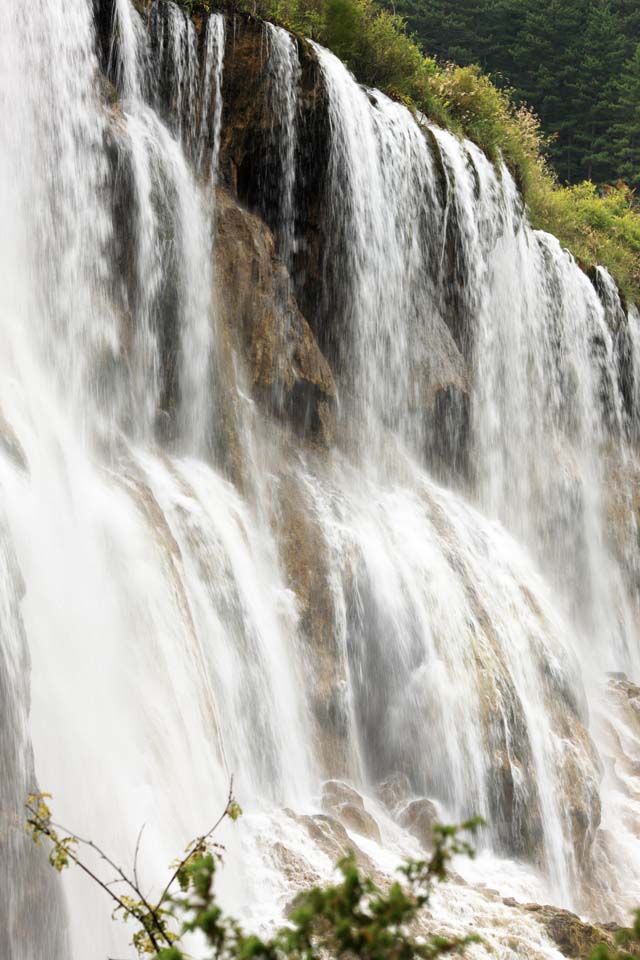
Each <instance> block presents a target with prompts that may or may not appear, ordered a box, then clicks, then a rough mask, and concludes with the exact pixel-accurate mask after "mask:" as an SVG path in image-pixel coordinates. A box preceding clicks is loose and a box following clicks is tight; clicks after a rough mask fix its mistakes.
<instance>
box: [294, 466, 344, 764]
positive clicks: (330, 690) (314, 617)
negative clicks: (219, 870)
mask: <svg viewBox="0 0 640 960" xmlns="http://www.w3.org/2000/svg"><path fill="white" fill-rule="evenodd" d="M277 493H278V502H277V513H278V516H277V519H276V524H277V528H278V541H279V543H280V555H281V557H282V560H283V563H284V572H285V574H286V576H287V580H288V583H289V586H290V587H291V589H292V590H293V591H294V592H295V594H296V600H297V605H298V612H299V622H298V631H299V634H300V636H301V638H303V639H304V642H305V644H306V656H305V661H306V662H307V664H308V669H309V671H310V673H311V682H310V683H309V690H310V691H311V694H310V696H311V704H310V705H311V710H312V714H313V716H314V718H315V721H316V738H317V751H316V752H317V755H318V756H319V757H320V758H321V760H322V763H323V769H324V771H325V776H330V777H340V776H346V775H347V770H348V767H349V763H350V758H351V750H352V746H351V744H350V742H349V732H350V731H349V710H348V703H347V689H346V680H345V677H346V670H347V665H346V663H345V653H344V650H343V649H342V648H341V646H340V644H339V639H338V631H337V628H336V624H335V611H334V599H333V594H332V588H331V571H330V558H329V553H328V548H327V544H326V541H325V538H324V534H323V532H322V529H321V527H320V524H319V522H318V520H317V519H316V516H315V513H314V509H313V505H312V503H311V502H310V500H309V497H308V496H307V495H306V494H305V491H304V490H303V488H302V487H301V485H300V483H299V482H298V481H297V479H296V477H295V476H291V475H286V476H283V477H282V478H280V481H279V483H278V487H277Z"/></svg>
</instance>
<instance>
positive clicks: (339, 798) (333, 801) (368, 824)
mask: <svg viewBox="0 0 640 960" xmlns="http://www.w3.org/2000/svg"><path fill="white" fill-rule="evenodd" d="M322 808H323V810H326V811H327V813H331V814H333V815H334V816H335V817H337V819H338V820H340V822H341V823H342V824H343V825H344V826H345V827H347V828H348V829H351V830H354V831H355V832H356V833H359V834H361V835H362V836H364V837H370V838H371V839H372V840H376V841H377V842H378V843H380V840H381V837H380V828H379V827H378V824H377V823H376V821H375V820H374V818H373V817H372V816H371V814H370V813H369V811H368V810H366V809H365V805H364V801H363V799H362V797H361V796H360V794H359V793H358V792H357V790H354V789H353V787H350V786H349V785H348V784H346V783H343V782H342V781H340V780H328V781H327V782H326V783H325V784H324V786H323V790H322Z"/></svg>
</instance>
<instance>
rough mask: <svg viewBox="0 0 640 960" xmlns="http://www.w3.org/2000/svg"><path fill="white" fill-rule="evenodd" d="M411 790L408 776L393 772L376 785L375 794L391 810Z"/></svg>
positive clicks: (404, 798) (409, 793) (408, 794)
mask: <svg viewBox="0 0 640 960" xmlns="http://www.w3.org/2000/svg"><path fill="white" fill-rule="evenodd" d="M411 792H412V791H411V784H410V782H409V778H408V777H407V776H406V775H405V774H404V773H395V774H393V775H392V776H391V777H387V778H386V780H383V781H382V783H380V784H378V786H377V787H376V796H377V797H378V799H379V800H380V801H381V802H382V803H383V804H384V805H385V807H386V808H387V809H388V810H390V811H392V812H393V811H394V810H395V809H396V807H397V806H398V804H399V803H401V802H402V801H403V800H406V798H407V797H408V796H410V795H411Z"/></svg>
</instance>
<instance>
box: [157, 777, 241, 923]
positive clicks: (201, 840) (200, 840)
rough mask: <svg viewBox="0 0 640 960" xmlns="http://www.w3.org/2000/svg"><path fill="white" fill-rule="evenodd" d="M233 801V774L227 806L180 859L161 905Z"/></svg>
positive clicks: (163, 894)
mask: <svg viewBox="0 0 640 960" xmlns="http://www.w3.org/2000/svg"><path fill="white" fill-rule="evenodd" d="M232 803H233V774H231V780H230V781H229V794H228V796H227V803H226V806H225V808H224V810H223V811H222V813H221V814H220V816H219V817H218V819H217V820H216V822H215V823H214V825H213V826H212V827H211V829H210V830H208V831H207V833H205V834H203V835H202V836H201V837H198V839H197V840H194V842H193V843H192V844H191V846H190V847H189V849H188V850H187V853H186V854H185V856H184V857H183V858H182V860H181V861H180V863H179V864H178V866H177V867H176V869H175V870H174V871H173V874H172V875H171V877H170V878H169V882H168V883H167V885H166V887H165V888H164V890H163V891H162V895H161V897H160V899H159V900H158V906H160V905H161V904H162V903H163V902H164V900H165V899H166V896H167V894H168V893H169V890H170V889H171V886H172V884H173V883H174V882H175V880H176V878H177V876H178V874H179V873H180V871H181V870H182V869H183V867H184V866H185V865H186V863H187V861H188V860H189V857H191V855H192V854H193V852H194V850H197V848H198V847H201V846H204V845H206V843H207V840H209V838H210V837H211V835H212V834H213V833H215V831H216V830H217V829H218V827H219V826H220V824H221V823H222V821H223V820H224V818H225V817H226V816H227V814H228V813H229V810H230V808H231V804H232Z"/></svg>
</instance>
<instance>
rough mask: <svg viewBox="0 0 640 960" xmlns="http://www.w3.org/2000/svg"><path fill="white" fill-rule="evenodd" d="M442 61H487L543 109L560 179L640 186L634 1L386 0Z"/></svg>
mask: <svg viewBox="0 0 640 960" xmlns="http://www.w3.org/2000/svg"><path fill="white" fill-rule="evenodd" d="M386 2H387V3H388V4H389V5H390V6H393V8H394V9H395V10H397V11H398V12H399V13H402V14H403V15H404V16H406V17H407V20H408V23H409V29H410V30H411V31H412V32H414V33H415V35H416V39H417V40H418V42H419V43H420V45H421V46H422V48H423V49H424V50H426V51H428V52H429V54H431V55H435V56H437V57H438V58H439V59H440V60H441V61H443V62H445V61H449V60H451V61H455V62H456V63H459V64H461V65H463V66H464V65H468V64H474V63H477V64H480V65H481V66H482V68H483V70H485V71H488V72H490V73H491V74H492V77H493V78H494V80H495V81H496V82H497V83H499V84H501V85H505V86H507V87H509V88H511V89H512V96H513V97H515V98H516V100H521V101H524V102H526V103H529V104H531V105H532V106H533V108H534V109H535V110H536V112H537V114H538V116H539V117H540V120H541V122H542V127H543V129H544V130H545V132H546V133H547V134H548V135H549V136H552V137H553V138H554V139H553V140H552V142H551V143H550V147H549V152H550V155H551V158H552V161H553V164H554V166H555V169H556V171H557V172H558V174H559V176H560V178H561V179H562V180H563V181H566V182H569V183H577V182H578V181H580V180H584V179H588V180H593V181H594V182H596V183H615V182H616V181H617V180H624V181H625V182H627V183H628V184H630V185H631V186H637V185H638V184H640V152H639V149H638V148H639V147H640V6H639V5H638V4H637V3H636V2H633V0H541V2H540V3H535V4H532V3H531V2H530V0H456V2H455V3H452V2H451V0H386Z"/></svg>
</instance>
